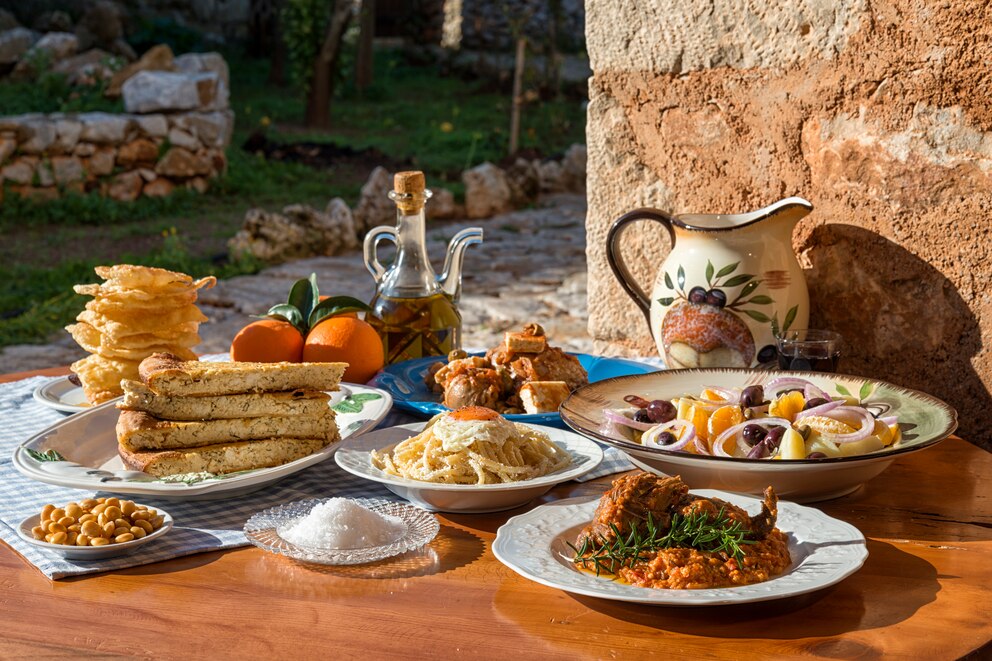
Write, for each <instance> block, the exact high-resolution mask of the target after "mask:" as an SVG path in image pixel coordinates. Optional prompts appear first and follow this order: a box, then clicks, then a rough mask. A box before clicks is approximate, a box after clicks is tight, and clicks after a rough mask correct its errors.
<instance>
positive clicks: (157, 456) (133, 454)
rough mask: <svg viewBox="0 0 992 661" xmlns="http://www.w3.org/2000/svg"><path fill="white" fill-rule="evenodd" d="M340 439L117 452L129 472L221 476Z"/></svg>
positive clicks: (274, 462) (119, 449)
mask: <svg viewBox="0 0 992 661" xmlns="http://www.w3.org/2000/svg"><path fill="white" fill-rule="evenodd" d="M336 440H337V436H336V435H335V437H334V438H333V439H327V438H266V439H260V440H257V441H238V442H236V443H217V444H215V445H206V446H203V447H200V448H187V449H184V450H162V451H133V450H128V449H127V448H125V447H124V446H122V445H119V446H118V447H117V453H118V454H119V455H120V458H121V460H122V461H123V462H124V467H125V468H127V469H128V470H135V471H143V472H145V473H148V474H149V475H155V476H158V477H163V476H166V475H179V474H183V473H213V474H215V475H220V474H223V473H236V472H238V471H243V470H252V469H255V468H268V467H270V466H281V465H283V464H288V463H289V462H291V461H296V460H297V459H302V458H303V457H306V456H309V455H311V454H313V453H314V452H317V451H318V450H320V449H321V448H323V447H325V446H327V445H329V444H330V443H332V442H334V441H336Z"/></svg>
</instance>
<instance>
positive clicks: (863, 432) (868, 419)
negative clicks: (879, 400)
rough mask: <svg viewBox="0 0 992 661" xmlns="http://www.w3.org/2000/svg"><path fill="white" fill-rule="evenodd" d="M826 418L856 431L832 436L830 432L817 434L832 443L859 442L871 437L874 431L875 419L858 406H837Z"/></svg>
mask: <svg viewBox="0 0 992 661" xmlns="http://www.w3.org/2000/svg"><path fill="white" fill-rule="evenodd" d="M829 413H830V414H829V415H828V416H826V417H828V418H832V419H834V420H837V421H838V422H843V423H844V424H845V425H850V426H852V427H853V426H855V425H857V427H858V428H857V429H856V430H855V431H853V432H848V433H845V434H834V433H832V432H819V434H820V436H822V437H823V438H824V439H826V440H828V441H832V442H834V443H854V442H856V441H861V440H864V439H866V438H868V437H869V436H871V435H872V433H874V431H875V417H874V416H873V415H872V414H871V413H870V412H869V411H868V410H867V409H863V408H861V407H860V406H838V407H837V408H835V409H834V410H832V411H830V412H829Z"/></svg>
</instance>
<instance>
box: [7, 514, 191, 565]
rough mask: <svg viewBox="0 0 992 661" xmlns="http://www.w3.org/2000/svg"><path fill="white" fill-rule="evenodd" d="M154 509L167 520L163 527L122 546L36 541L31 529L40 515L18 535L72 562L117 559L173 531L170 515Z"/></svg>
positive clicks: (27, 521)
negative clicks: (72, 544) (77, 544)
mask: <svg viewBox="0 0 992 661" xmlns="http://www.w3.org/2000/svg"><path fill="white" fill-rule="evenodd" d="M139 504H140V503H139ZM154 509H155V510H156V511H157V512H158V513H159V514H161V515H162V516H163V517H164V518H165V520H164V521H163V522H162V527H161V528H159V529H158V530H156V531H154V532H152V533H151V534H150V535H145V536H144V537H140V538H138V539H133V540H131V541H130V542H123V543H121V544H107V545H106V546H66V545H65V544H49V543H48V542H46V541H44V540H39V539H35V538H34V535H32V534H31V529H32V528H34V527H35V526H36V525H38V520H39V519H40V518H41V516H40V515H39V514H32V515H31V516H29V517H28V518H26V519H24V520H23V521H21V525H19V526H18V527H17V534H18V535H20V536H21V539H23V540H24V541H25V542H27V543H28V544H31V545H32V546H37V547H38V548H40V549H44V550H45V551H48V552H50V553H55V554H56V555H60V556H62V557H63V558H68V559H70V560H104V559H106V558H116V557H117V556H119V555H125V554H127V553H130V552H131V551H133V550H135V549H136V548H138V547H139V546H144V545H145V544H147V543H148V542H151V541H153V540H156V539H158V538H159V537H161V536H162V535H164V534H165V533H167V532H169V530H171V529H172V523H173V521H172V517H171V516H170V515H169V513H168V512H163V511H162V510H161V509H159V508H158V507H156V508H154Z"/></svg>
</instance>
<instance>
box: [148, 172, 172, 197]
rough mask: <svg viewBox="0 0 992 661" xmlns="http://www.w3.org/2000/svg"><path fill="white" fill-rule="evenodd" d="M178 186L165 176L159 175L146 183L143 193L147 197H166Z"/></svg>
mask: <svg viewBox="0 0 992 661" xmlns="http://www.w3.org/2000/svg"><path fill="white" fill-rule="evenodd" d="M175 188H176V186H175V184H173V183H172V182H171V181H169V180H168V179H166V178H165V177H158V178H157V179H155V180H154V181H150V182H148V183H146V184H145V187H144V189H142V191H141V193H142V194H143V195H145V196H146V197H165V196H167V195H169V194H171V193H172V191H173V190H175Z"/></svg>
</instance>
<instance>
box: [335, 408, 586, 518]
mask: <svg viewBox="0 0 992 661" xmlns="http://www.w3.org/2000/svg"><path fill="white" fill-rule="evenodd" d="M334 460H335V461H336V462H337V464H338V465H339V466H340V467H341V468H343V469H344V470H346V471H347V472H349V473H352V474H353V475H357V476H359V477H363V478H365V479H368V480H372V481H374V482H379V483H381V484H383V485H384V486H385V487H386V488H387V489H389V490H390V491H392V492H393V493H395V494H396V495H398V496H400V497H401V498H405V499H406V500H408V501H410V502H411V503H413V504H414V505H418V506H420V507H423V508H424V509H427V510H430V511H433V512H457V513H482V512H499V511H502V510H507V509H512V508H514V507H519V506H520V505H523V504H524V503H527V502H529V501H530V500H532V499H534V498H537V497H538V496H540V495H542V494H544V493H546V492H547V491H548V490H549V489H551V487H553V486H554V485H556V484H559V483H561V482H566V481H568V480H571V479H575V478H577V477H580V476H582V475H585V474H586V473H588V472H589V471H591V470H593V469H594V468H596V467H597V466H598V465H599V463H600V462H601V461H602V460H603V451H602V449H601V448H600V447H599V445H597V444H596V443H595V442H593V441H591V440H589V439H587V438H584V437H582V436H580V435H578V434H575V433H573V432H569V431H565V430H562V429H556V428H553V427H541V426H537V425H525V424H522V423H515V422H512V421H510V420H507V419H506V418H504V417H503V416H501V415H499V414H498V413H496V412H495V411H492V410H490V409H486V408H483V407H466V408H463V409H458V410H456V411H452V412H450V413H445V414H441V415H438V416H435V417H434V418H432V419H431V420H429V421H428V422H426V423H423V422H420V423H412V424H407V425H399V426H396V427H390V428H388V429H381V430H378V431H374V432H371V433H369V434H365V435H364V436H362V437H360V438H356V439H354V440H353V441H352V442H349V443H346V444H344V445H343V446H342V447H340V448H339V449H338V451H337V453H336V454H335V455H334Z"/></svg>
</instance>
